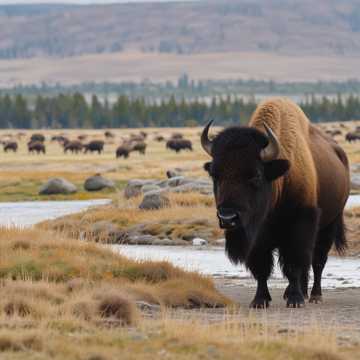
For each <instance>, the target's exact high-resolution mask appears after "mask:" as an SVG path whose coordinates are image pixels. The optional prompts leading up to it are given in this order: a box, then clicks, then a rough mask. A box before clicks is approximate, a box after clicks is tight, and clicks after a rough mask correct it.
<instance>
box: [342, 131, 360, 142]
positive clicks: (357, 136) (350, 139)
mask: <svg viewBox="0 0 360 360" xmlns="http://www.w3.org/2000/svg"><path fill="white" fill-rule="evenodd" d="M345 140H346V141H348V142H349V143H352V142H353V141H358V140H360V134H359V133H357V132H348V133H347V134H346V136H345Z"/></svg>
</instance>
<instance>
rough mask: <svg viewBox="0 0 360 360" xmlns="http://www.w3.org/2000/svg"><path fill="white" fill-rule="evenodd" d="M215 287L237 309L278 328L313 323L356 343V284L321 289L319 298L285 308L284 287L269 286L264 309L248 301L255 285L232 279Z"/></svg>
mask: <svg viewBox="0 0 360 360" xmlns="http://www.w3.org/2000/svg"><path fill="white" fill-rule="evenodd" d="M216 286H217V288H218V289H219V290H220V291H221V292H222V293H223V294H225V295H226V296H228V297H229V298H231V299H232V300H233V301H234V302H235V303H237V304H239V305H240V309H241V310H240V313H241V314H244V315H247V316H249V315H251V316H255V317H256V318H258V319H260V320H261V321H266V322H267V323H268V324H274V325H275V326H277V327H279V331H283V332H290V331H291V330H292V329H295V328H297V329H298V328H302V327H308V326H316V327H319V326H320V327H321V328H327V329H329V328H330V329H334V332H335V333H336V336H337V338H338V340H339V341H340V342H344V343H351V344H353V345H358V344H360V288H349V289H325V290H323V302H322V303H321V304H310V303H309V302H307V303H306V304H305V307H303V308H298V309H289V308H287V307H286V303H285V301H284V300H283V298H282V296H283V293H284V289H271V288H270V293H271V296H272V302H271V305H270V307H269V308H268V309H266V310H253V309H250V308H249V304H250V302H251V300H252V299H253V297H254V295H255V290H256V289H255V288H248V287H244V286H241V285H239V284H234V281H231V280H225V279H220V280H216Z"/></svg>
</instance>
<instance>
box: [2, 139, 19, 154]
mask: <svg viewBox="0 0 360 360" xmlns="http://www.w3.org/2000/svg"><path fill="white" fill-rule="evenodd" d="M3 149H4V151H5V152H8V151H13V152H17V149H18V144H17V142H16V141H8V142H5V143H4V147H3Z"/></svg>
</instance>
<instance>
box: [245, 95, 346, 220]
mask: <svg viewBox="0 0 360 360" xmlns="http://www.w3.org/2000/svg"><path fill="white" fill-rule="evenodd" d="M264 123H266V124H267V125H268V126H270V128H271V129H272V130H273V131H274V133H275V134H276V136H277V137H278V139H279V140H280V144H281V153H280V158H281V159H287V160H289V161H290V163H291V167H290V170H289V172H288V173H287V175H285V176H284V177H281V178H279V179H278V180H276V181H275V182H274V183H273V187H274V192H273V193H274V197H275V198H274V204H276V203H278V202H279V201H280V198H281V197H282V195H283V188H284V182H285V183H286V191H287V196H290V197H291V198H294V199H297V201H298V202H299V203H300V204H301V205H303V206H306V207H319V208H321V209H323V212H322V216H321V224H323V225H326V224H329V223H330V222H331V221H333V220H334V219H335V217H336V216H337V215H338V214H339V211H338V209H339V208H341V209H343V207H344V206H345V202H346V200H347V197H348V193H349V189H350V180H349V171H348V169H349V164H348V160H347V158H346V155H345V153H344V151H343V150H342V149H341V148H340V146H338V145H337V143H336V142H335V141H333V140H332V139H330V138H329V137H328V136H326V135H325V134H324V133H323V132H322V131H321V130H319V129H318V128H316V127H315V126H313V125H312V124H311V123H310V122H309V120H308V118H307V117H306V115H305V114H304V112H303V111H302V110H301V109H300V108H299V107H298V106H297V105H296V104H295V103H293V102H292V101H290V100H288V99H283V98H281V99H280V98H279V99H272V100H268V101H266V102H264V103H262V104H261V105H260V106H259V107H258V108H257V110H256V111H255V113H254V115H253V116H252V118H251V120H250V122H249V126H250V127H254V128H256V129H258V130H260V131H261V132H264V133H265V131H264V125H263V124H264ZM344 165H345V167H344ZM346 169H347V171H346ZM330 189H331V196H329V191H330ZM289 192H290V194H289ZM331 204H336V206H331ZM324 209H325V210H324Z"/></svg>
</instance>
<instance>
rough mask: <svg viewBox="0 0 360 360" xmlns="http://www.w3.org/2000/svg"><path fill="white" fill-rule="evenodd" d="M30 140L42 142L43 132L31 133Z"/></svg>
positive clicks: (43, 139) (43, 138)
mask: <svg viewBox="0 0 360 360" xmlns="http://www.w3.org/2000/svg"><path fill="white" fill-rule="evenodd" d="M30 141H31V142H41V143H43V142H44V141H45V136H44V135H43V134H32V135H31V138H30Z"/></svg>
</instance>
